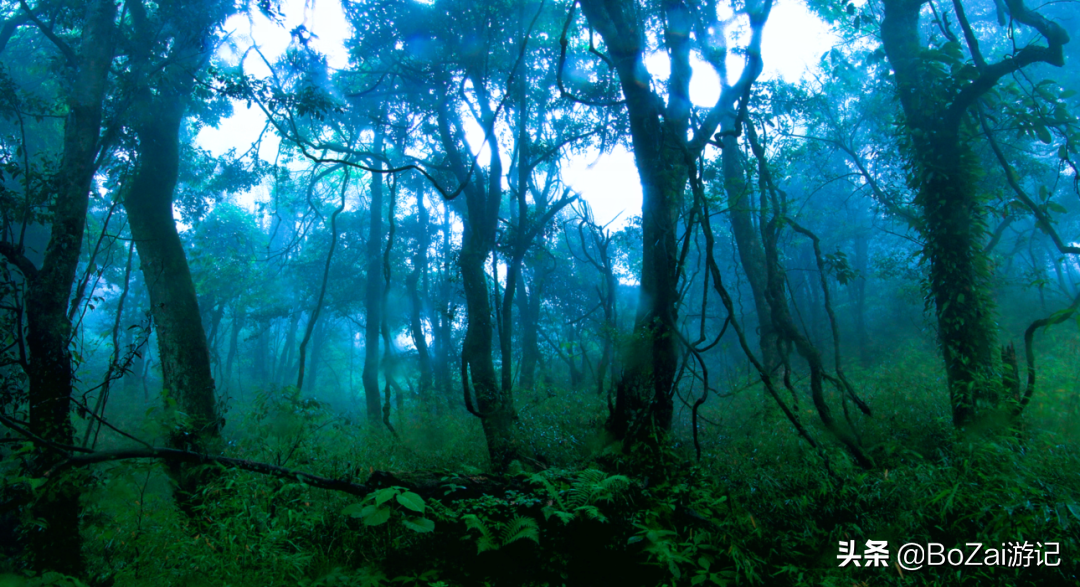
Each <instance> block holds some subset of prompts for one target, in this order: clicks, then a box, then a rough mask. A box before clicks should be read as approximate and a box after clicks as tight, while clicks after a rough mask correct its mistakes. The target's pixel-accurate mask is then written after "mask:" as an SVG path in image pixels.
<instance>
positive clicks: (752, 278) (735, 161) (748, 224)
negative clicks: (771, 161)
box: [721, 118, 781, 406]
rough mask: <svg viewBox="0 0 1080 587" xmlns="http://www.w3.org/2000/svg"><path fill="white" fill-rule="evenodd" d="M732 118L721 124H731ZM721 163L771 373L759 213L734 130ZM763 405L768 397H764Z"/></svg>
mask: <svg viewBox="0 0 1080 587" xmlns="http://www.w3.org/2000/svg"><path fill="white" fill-rule="evenodd" d="M736 124H737V122H736V121H735V119H734V118H732V119H730V120H729V121H727V123H726V124H725V126H728V127H730V128H731V129H734V128H735V125H736ZM723 144H724V149H723V154H722V155H721V158H722V166H723V171H724V189H725V190H726V191H727V197H728V211H729V214H730V218H731V233H732V235H733V236H734V237H735V248H736V249H738V252H739V261H740V263H741V265H742V269H743V272H744V273H745V274H746V281H747V282H749V283H750V292H751V293H752V294H753V298H754V309H755V310H756V313H757V318H758V337H759V338H758V341H759V348H760V349H761V359H762V361H761V363H762V366H764V368H765V370H766V371H767V372H768V373H769V374H775V371H776V370H777V369H778V368H779V367H780V363H781V361H780V350H779V348H778V346H777V345H778V342H779V335H778V333H777V330H776V326H774V325H773V321H772V315H773V314H772V308H771V307H770V306H769V299H768V295H766V289H767V288H768V284H767V282H768V277H767V275H766V273H767V272H766V269H765V248H764V245H762V242H761V232H760V230H759V229H758V227H757V226H756V225H755V222H754V214H755V213H760V210H758V206H756V205H755V204H754V197H753V196H754V192H753V190H752V189H751V187H750V184H749V182H747V181H746V171H745V169H744V164H745V162H744V157H743V154H742V150H741V149H740V148H739V139H738V137H736V136H735V134H734V132H730V133H729V134H726V135H724V139H723ZM765 401H766V403H767V405H769V406H771V405H773V403H772V400H771V399H770V398H768V397H766V398H765Z"/></svg>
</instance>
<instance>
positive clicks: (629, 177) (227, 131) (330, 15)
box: [197, 0, 836, 225]
mask: <svg viewBox="0 0 1080 587" xmlns="http://www.w3.org/2000/svg"><path fill="white" fill-rule="evenodd" d="M282 13H283V21H284V25H283V26H278V25H275V24H273V23H271V22H270V21H269V20H268V19H266V18H265V17H264V16H263V15H262V14H259V13H254V14H252V15H250V16H249V15H240V16H234V17H233V18H231V19H229V20H228V21H227V22H226V24H225V30H226V31H229V32H230V33H231V35H230V37H229V43H228V44H227V45H226V46H223V47H222V49H221V50H220V51H221V53H220V54H221V55H222V56H223V57H225V58H227V59H231V60H232V61H234V62H235V61H236V60H237V59H239V58H240V56H241V55H242V54H243V53H244V51H245V50H247V48H248V47H250V46H251V44H252V42H254V43H256V44H258V46H259V47H260V49H261V50H262V52H263V54H264V55H265V56H266V57H267V59H269V60H270V61H273V60H275V59H276V58H277V57H278V56H279V55H281V54H283V53H284V52H285V50H286V48H288V45H289V42H290V40H291V39H290V36H289V31H290V30H292V29H294V28H295V27H297V26H299V25H301V24H302V25H304V27H305V28H306V29H307V30H308V31H310V32H312V33H314V35H316V39H315V40H314V47H315V48H316V49H317V50H319V51H320V52H322V53H323V54H325V55H326V56H327V60H328V64H329V65H330V67H332V68H335V69H342V68H344V67H346V66H347V65H348V58H347V56H346V54H345V51H344V50H343V47H344V41H345V39H347V38H348V37H349V36H350V35H351V34H352V30H351V27H350V26H349V25H348V21H347V20H346V19H345V15H344V14H343V13H342V11H341V4H340V2H339V0H322V2H318V3H316V0H306V1H305V0H286V2H284V3H283V7H282ZM835 38H836V37H835V36H834V35H833V34H832V33H831V31H830V30H829V27H828V26H827V25H825V24H824V23H822V22H821V21H820V20H818V19H817V18H816V17H814V16H813V15H811V14H810V13H809V11H807V10H806V8H805V6H804V5H803V4H802V3H801V2H799V1H797V0H779V2H778V3H777V4H776V5H775V7H774V8H773V10H772V14H771V15H770V16H769V21H768V22H767V23H766V25H765V31H764V39H763V45H762V59H763V60H764V62H765V70H764V72H763V73H762V76H761V78H762V79H770V78H775V77H782V78H784V79H787V80H796V79H799V78H800V77H802V76H803V74H804V73H806V72H807V71H808V69H810V68H812V67H814V66H815V65H816V64H817V62H818V59H819V58H820V57H819V56H820V55H821V54H822V53H824V52H825V51H827V50H828V49H829V48H830V47H832V46H833V43H834V42H835ZM646 66H647V67H648V68H649V71H650V72H651V73H652V74H653V75H654V76H655V77H657V78H658V79H665V78H666V77H667V74H668V71H667V70H668V63H667V59H666V57H665V56H664V55H661V54H656V55H654V56H653V57H651V58H649V59H648V60H647V61H646ZM244 67H245V71H247V73H249V74H253V75H260V76H261V75H267V74H268V73H269V70H268V69H267V68H266V66H265V65H264V64H263V63H262V59H261V58H259V56H258V55H256V54H254V53H249V54H248V56H247V59H246V60H245V62H244ZM741 69H742V66H741V59H739V58H737V57H734V56H733V57H732V58H731V59H730V60H729V62H728V71H729V74H728V75H729V77H730V78H731V79H735V78H736V77H737V76H738V75H739V72H740V71H741ZM718 92H719V80H718V79H717V78H716V76H715V74H713V73H712V71H711V69H710V68H709V67H708V66H705V65H704V64H702V66H701V67H695V72H694V77H693V80H692V82H691V87H690V98H691V100H692V101H693V102H694V103H695V104H697V105H699V106H705V107H707V106H710V105H712V104H713V103H715V101H716V98H717V94H718ZM264 123H265V119H264V117H263V115H262V112H261V111H259V110H258V108H257V107H253V108H250V109H248V108H245V107H244V104H242V103H237V104H236V106H235V112H234V114H233V116H232V117H230V118H228V119H226V120H223V121H222V122H221V124H220V125H219V127H218V128H205V129H203V130H202V131H201V132H200V133H199V136H198V138H197V141H198V143H199V144H200V145H201V146H202V147H204V148H206V149H208V150H210V151H211V152H212V153H214V154H215V155H219V154H221V153H224V152H225V151H227V150H228V149H230V148H235V149H236V150H237V151H238V152H243V151H245V150H247V148H248V147H249V145H251V143H252V141H254V140H255V138H256V137H257V136H258V133H259V131H260V130H261V129H262V128H263V125H264ZM470 142H477V143H478V141H470ZM276 147H277V143H276V139H271V138H270V137H269V133H268V136H267V137H266V138H264V141H263V148H262V152H261V154H262V156H263V157H264V158H266V159H272V158H273V156H274V151H275V149H276ZM563 178H564V180H565V181H566V182H567V183H568V184H569V185H570V186H571V187H572V188H573V189H574V190H576V191H577V192H579V193H580V194H581V195H582V196H583V197H584V198H585V200H587V201H588V202H589V204H590V205H591V206H592V208H593V213H594V215H595V219H596V221H597V222H598V223H600V224H606V223H607V222H608V221H610V220H612V219H613V218H615V217H616V216H619V215H620V214H621V216H620V217H619V221H618V222H616V225H617V224H621V222H622V221H623V219H625V218H629V217H631V216H636V215H638V214H640V213H641V185H640V183H639V182H638V176H637V168H636V167H635V166H634V159H633V155H632V154H631V153H629V152H628V151H626V150H625V149H623V148H617V149H615V150H614V151H612V152H611V153H608V154H606V155H601V156H599V157H596V156H593V157H589V158H587V159H584V160H577V161H574V162H572V163H571V164H570V165H568V166H567V169H566V171H565V172H564V176H563Z"/></svg>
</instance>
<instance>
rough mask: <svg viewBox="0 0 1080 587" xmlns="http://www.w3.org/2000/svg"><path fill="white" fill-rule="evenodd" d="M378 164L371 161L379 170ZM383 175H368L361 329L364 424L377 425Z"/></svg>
mask: <svg viewBox="0 0 1080 587" xmlns="http://www.w3.org/2000/svg"><path fill="white" fill-rule="evenodd" d="M383 140H384V139H383V130H382V126H381V124H380V125H378V126H377V127H376V129H375V146H374V149H375V152H376V153H381V152H382V150H383ZM381 165H382V163H381V162H378V161H377V162H375V166H376V167H381ZM383 187H384V186H383V176H382V174H381V173H372V174H371V205H370V206H369V213H370V216H371V223H370V225H369V226H370V228H369V230H368V241H367V271H366V273H365V275H366V277H365V285H364V287H365V290H364V308H365V309H366V310H367V312H366V314H367V318H366V322H365V324H366V327H365V329H364V374H363V381H364V399H365V400H366V406H367V417H368V422H370V423H371V424H373V425H378V423H379V422H381V421H382V402H380V401H379V361H380V357H379V326H380V325H381V324H382V315H383V277H382V240H383V220H382V209H383Z"/></svg>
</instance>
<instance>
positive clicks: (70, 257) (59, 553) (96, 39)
mask: <svg viewBox="0 0 1080 587" xmlns="http://www.w3.org/2000/svg"><path fill="white" fill-rule="evenodd" d="M115 18H116V5H115V4H114V3H112V2H110V1H108V0H95V1H92V2H90V3H89V5H88V6H87V8H86V22H85V24H84V25H83V32H82V39H81V43H80V47H79V50H80V51H79V56H78V58H77V59H78V61H77V62H76V63H71V64H70V65H72V66H73V67H74V68H75V72H74V73H75V79H74V83H72V85H71V90H70V91H71V94H70V95H69V96H68V108H69V114H68V117H67V120H66V121H65V123H64V155H63V159H62V160H61V163H60V169H59V172H58V176H57V178H58V181H57V191H56V199H55V201H54V202H53V205H52V214H53V218H52V230H51V233H50V236H49V244H48V246H47V247H46V249H45V259H44V261H43V262H42V264H41V268H40V269H38V270H36V271H35V270H34V269H33V265H32V264H30V263H29V261H26V259H25V257H22V251H14V250H10V251H9V250H7V248H5V250H4V253H5V256H8V257H9V258H13V257H14V256H19V257H21V260H23V261H25V263H17V265H19V266H20V267H23V268H24V271H23V272H24V275H25V276H26V278H27V281H28V286H29V287H28V291H27V295H26V298H25V300H26V301H25V303H26V315H27V327H28V328H27V330H28V336H27V347H28V350H29V354H30V365H29V367H30V368H29V373H28V376H29V380H30V381H29V383H30V389H29V394H30V398H29V407H30V414H29V416H30V423H29V424H30V431H31V432H33V433H34V434H35V435H37V436H38V437H39V438H42V439H44V440H45V441H46V442H52V443H57V444H62V445H66V446H70V445H72V444H74V430H73V428H72V425H71V418H70V406H71V403H70V402H71V391H72V383H73V381H74V371H73V366H72V363H71V352H70V350H69V348H68V344H69V342H70V341H71V338H72V325H71V321H70V320H69V319H68V317H67V309H68V308H67V306H68V298H69V296H70V295H71V287H72V284H73V283H74V282H75V270H76V268H77V267H78V264H79V252H80V250H81V249H82V239H83V227H84V226H85V223H86V212H87V208H88V206H89V202H90V200H89V198H90V188H91V185H92V183H93V177H94V172H95V165H94V160H95V157H96V155H97V152H98V147H99V143H98V135H99V132H100V129H101V116H102V103H103V100H104V97H105V87H106V82H107V79H108V74H109V66H110V64H111V63H112V59H113V51H114V48H115ZM40 448H41V455H40V457H39V458H38V459H37V460H36V462H35V466H34V469H33V471H32V473H34V474H41V473H42V472H43V471H46V470H48V469H49V468H51V467H52V466H53V465H54V464H56V462H57V454H58V453H56V452H54V451H52V450H48V449H46V448H45V447H40ZM57 485H58V487H57V488H56V489H55V490H54V491H50V492H48V493H47V494H45V495H44V496H42V498H41V499H39V500H38V501H37V502H36V503H35V504H34V507H33V513H32V515H33V517H34V518H35V519H37V520H41V521H42V522H43V524H42V525H40V526H37V525H35V526H34V527H33V528H32V529H30V530H29V535H30V554H31V558H32V564H33V567H34V569H35V570H37V571H39V572H44V571H50V570H51V571H58V572H61V573H64V574H67V575H73V576H77V577H79V576H82V575H83V573H84V571H85V561H84V559H83V555H82V538H81V536H80V534H79V514H80V511H81V510H80V506H79V493H80V491H79V484H78V483H75V482H65V483H60V484H57Z"/></svg>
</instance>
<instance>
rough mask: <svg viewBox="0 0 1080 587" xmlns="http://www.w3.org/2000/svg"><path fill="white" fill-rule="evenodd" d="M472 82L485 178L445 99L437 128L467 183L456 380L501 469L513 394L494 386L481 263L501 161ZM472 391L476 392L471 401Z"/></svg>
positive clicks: (507, 458) (491, 232)
mask: <svg viewBox="0 0 1080 587" xmlns="http://www.w3.org/2000/svg"><path fill="white" fill-rule="evenodd" d="M473 82H474V87H476V88H477V89H478V91H479V93H480V100H479V105H480V111H481V116H482V118H483V120H484V121H485V127H484V136H485V137H486V139H487V140H486V145H487V147H488V149H489V151H490V153H491V158H490V164H489V167H488V170H487V177H486V180H487V181H486V182H480V181H472V182H471V183H470V182H469V179H468V178H469V173H468V171H466V169H467V168H466V165H465V162H464V157H463V156H462V154H461V151H459V147H458V145H459V144H463V139H462V137H461V136H460V135H461V129H460V126H459V125H458V126H455V127H453V128H452V127H451V121H450V118H451V116H453V115H452V114H451V113H450V109H449V105H448V104H447V102H446V101H445V100H444V101H442V102H440V104H439V133H440V135H441V138H442V143H443V145H444V146H445V147H446V149H447V154H448V155H449V159H450V161H451V164H452V167H453V169H454V173H455V174H456V175H457V178H458V181H460V182H462V183H466V184H467V185H466V186H465V189H464V196H465V206H466V210H467V214H466V215H465V217H464V220H465V223H464V224H465V234H464V236H463V238H462V244H461V255H460V257H459V260H458V266H459V267H460V268H461V284H462V288H463V289H464V291H465V306H466V309H467V311H468V324H467V326H466V328H465V340H464V341H462V344H461V384H462V387H463V388H464V389H463V391H464V396H465V397H464V399H465V405H466V407H467V408H468V410H469V412H471V413H472V414H473V415H474V416H477V417H479V418H480V421H481V424H482V425H483V428H484V437H485V439H486V440H487V447H488V457H489V458H490V460H491V466H492V467H493V468H494V469H495V470H497V471H501V470H505V469H506V467H507V466H508V465H509V464H510V462H511V461H512V460H513V458H514V457H515V451H514V444H513V422H514V419H515V418H516V415H515V413H514V404H513V400H512V397H511V396H510V395H509V394H506V393H503V390H502V388H501V386H500V385H499V380H498V377H497V375H496V373H495V363H494V361H493V360H492V351H493V343H494V340H493V336H492V335H493V332H492V320H491V317H492V316H493V314H492V308H491V300H490V298H489V295H490V291H491V290H490V289H489V287H488V281H487V271H486V270H485V266H486V265H487V262H488V258H489V257H490V256H491V252H492V249H493V248H494V246H495V230H496V227H497V222H498V217H499V205H500V204H501V202H502V179H503V178H502V161H501V159H500V153H499V148H498V140H497V138H496V136H495V116H494V113H493V112H492V111H491V106H490V102H489V100H488V98H489V96H487V95H486V92H485V91H484V88H483V83H481V82H478V81H477V80H475V79H474V80H473ZM470 383H471V387H472V391H470ZM473 392H475V395H476V404H475V406H474V405H473V401H472V393H473Z"/></svg>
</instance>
